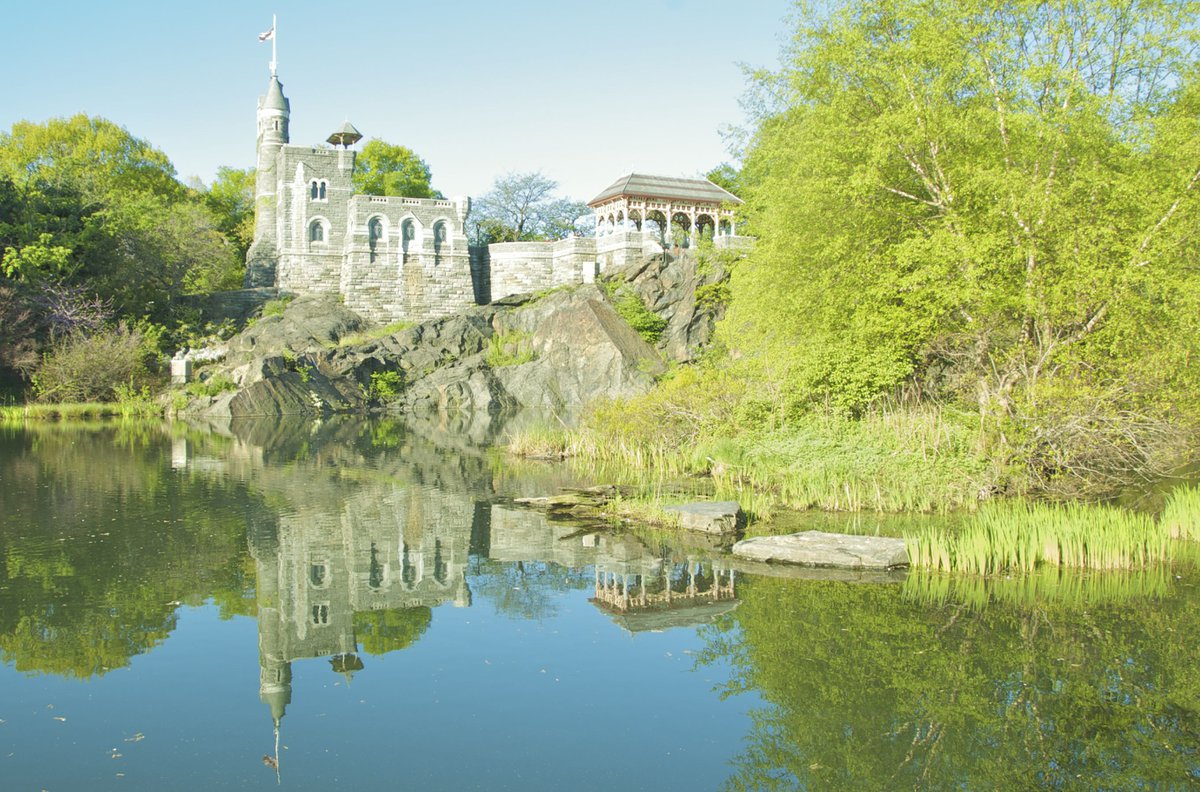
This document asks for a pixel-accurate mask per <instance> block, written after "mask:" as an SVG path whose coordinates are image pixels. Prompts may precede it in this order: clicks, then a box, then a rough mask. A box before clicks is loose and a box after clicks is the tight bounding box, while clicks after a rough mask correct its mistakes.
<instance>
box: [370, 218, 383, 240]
mask: <svg viewBox="0 0 1200 792" xmlns="http://www.w3.org/2000/svg"><path fill="white" fill-rule="evenodd" d="M367 239H368V240H369V241H370V243H371V247H375V243H376V242H378V241H379V240H381V239H383V221H382V220H380V219H379V218H378V217H372V218H371V220H370V222H369V223H367Z"/></svg>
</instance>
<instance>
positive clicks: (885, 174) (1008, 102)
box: [723, 0, 1200, 432]
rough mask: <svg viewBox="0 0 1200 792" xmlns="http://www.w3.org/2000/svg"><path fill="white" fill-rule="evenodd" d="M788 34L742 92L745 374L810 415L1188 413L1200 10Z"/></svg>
mask: <svg viewBox="0 0 1200 792" xmlns="http://www.w3.org/2000/svg"><path fill="white" fill-rule="evenodd" d="M798 11H799V13H797V14H796V18H797V19H798V20H799V22H798V25H797V29H796V31H795V35H794V38H793V43H792V45H791V47H790V48H789V49H788V51H787V52H786V54H785V64H784V67H783V68H782V70H780V71H779V72H778V73H760V74H758V75H756V76H755V86H756V92H755V94H754V96H753V97H752V99H754V100H756V101H757V106H758V107H759V108H761V109H762V116H761V121H760V123H759V125H758V127H757V129H756V130H755V133H754V135H753V137H752V139H751V141H750V144H749V148H748V151H747V157H746V162H745V168H744V170H743V172H742V174H741V180H742V183H743V197H744V198H746V199H747V201H748V206H747V214H748V216H749V218H750V221H751V224H752V233H755V234H757V235H758V236H759V238H760V242H759V246H758V248H757V250H756V251H755V252H754V254H753V255H752V256H751V258H750V260H749V262H748V263H747V264H746V265H745V266H742V267H739V268H738V269H737V271H736V272H735V273H734V278H733V286H732V289H733V302H732V308H731V312H730V316H729V320H728V321H727V322H726V323H725V325H724V327H723V334H724V338H725V340H726V342H727V343H728V344H729V345H730V347H731V348H736V349H738V350H739V354H740V355H741V356H742V359H743V360H744V361H748V362H749V363H750V365H751V366H753V365H755V364H756V363H757V366H758V372H759V374H760V375H761V376H764V377H769V378H773V379H776V380H778V381H780V382H782V383H783V384H784V385H785V386H786V388H787V389H788V390H789V392H790V393H791V399H792V401H793V404H794V405H796V406H800V407H803V406H804V405H809V404H814V403H830V404H832V405H834V406H835V407H837V408H839V409H842V410H846V411H850V412H855V411H858V410H861V409H862V408H863V407H864V406H865V405H867V404H869V403H870V402H872V401H873V400H874V399H876V398H878V397H879V396H881V395H883V394H886V393H891V392H894V391H895V390H896V389H897V388H900V387H901V386H905V387H908V388H910V389H914V390H915V391H916V392H918V393H921V394H924V395H932V396H935V397H939V398H941V397H947V396H948V397H951V398H959V399H962V400H963V401H965V402H968V403H977V404H979V405H980V406H981V408H982V409H983V411H984V413H985V415H994V416H997V417H998V418H1000V419H1004V420H1010V421H1011V420H1014V419H1015V420H1016V421H1017V422H1018V423H1022V422H1028V421H1030V420H1032V421H1033V422H1034V423H1035V424H1036V423H1037V419H1038V416H1044V415H1045V414H1046V412H1045V411H1046V409H1047V405H1048V404H1054V405H1058V406H1059V407H1061V408H1062V409H1063V410H1066V411H1068V412H1073V413H1074V414H1080V413H1089V412H1105V413H1107V414H1116V413H1120V412H1121V411H1131V410H1132V411H1139V412H1149V413H1156V414H1163V413H1164V412H1170V411H1172V410H1177V409H1179V408H1181V407H1184V406H1185V405H1186V407H1187V409H1189V410H1191V411H1192V413H1193V414H1195V413H1197V412H1200V411H1197V410H1196V407H1197V405H1196V403H1195V402H1196V400H1195V398H1194V396H1191V395H1189V394H1194V393H1196V392H1197V390H1196V389H1197V386H1198V385H1200V380H1198V379H1197V370H1196V367H1195V365H1194V362H1192V361H1194V360H1195V359H1196V353H1197V352H1200V349H1197V339H1198V338H1200V335H1198V334H1197V333H1196V332H1195V331H1196V323H1197V316H1200V313H1198V311H1197V308H1198V307H1200V303H1198V295H1200V280H1198V273H1200V271H1198V270H1197V268H1196V266H1195V265H1196V261H1197V242H1196V238H1195V234H1194V229H1195V228H1196V227H1197V223H1198V221H1200V189H1198V183H1200V170H1198V168H1200V82H1198V81H1197V69H1196V59H1195V52H1196V49H1195V47H1196V42H1197V31H1196V29H1195V25H1194V24H1193V23H1194V20H1195V18H1196V16H1195V15H1196V11H1197V4H1196V3H1194V2H1166V1H1165V0H1139V1H1137V2H1120V3H1118V2H1112V1H1110V0H1084V2H1079V3H1071V4H1051V3H1042V2H1024V1H1018V0H1011V1H1009V2H1001V3H994V2H982V0H969V1H968V2H961V1H960V0H954V1H953V2H950V1H949V0H886V1H883V2H877V1H875V0H869V1H868V0H861V1H860V0H851V1H848V2H841V3H836V4H834V7H833V8H832V10H831V11H829V12H828V13H825V14H819V13H815V12H814V11H813V10H812V9H808V8H806V7H804V6H801V5H798ZM751 104H752V105H753V104H755V101H752V102H751ZM1032 431H1034V432H1036V431H1040V430H1037V429H1035V430H1032Z"/></svg>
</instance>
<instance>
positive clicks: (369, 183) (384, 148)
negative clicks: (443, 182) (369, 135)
mask: <svg viewBox="0 0 1200 792" xmlns="http://www.w3.org/2000/svg"><path fill="white" fill-rule="evenodd" d="M432 180H433V173H432V172H431V171H430V170H429V166H428V165H426V164H425V160H423V159H421V158H420V157H418V156H417V154H416V152H414V151H413V150H412V149H410V148H408V147H406V146H398V145H395V144H393V143H385V142H384V141H382V140H379V139H378V138H375V139H372V140H368V141H367V143H366V145H365V146H363V149H362V151H361V152H359V154H358V157H357V158H356V159H355V161H354V190H355V192H359V193H365V194H367V195H401V196H404V197H406V198H441V197H442V194H441V193H439V192H437V191H436V190H434V189H433V186H432V185H431V182H432Z"/></svg>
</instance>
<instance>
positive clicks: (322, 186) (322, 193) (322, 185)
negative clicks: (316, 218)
mask: <svg viewBox="0 0 1200 792" xmlns="http://www.w3.org/2000/svg"><path fill="white" fill-rule="evenodd" d="M317 186H318V187H319V188H320V190H319V192H320V195H318V196H317V200H319V201H324V200H325V182H320V183H319V184H318V185H317Z"/></svg>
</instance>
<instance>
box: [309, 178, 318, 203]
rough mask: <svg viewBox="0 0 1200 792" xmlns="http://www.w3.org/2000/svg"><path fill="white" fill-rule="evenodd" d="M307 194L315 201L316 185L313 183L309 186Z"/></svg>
mask: <svg viewBox="0 0 1200 792" xmlns="http://www.w3.org/2000/svg"><path fill="white" fill-rule="evenodd" d="M308 194H309V198H310V199H311V200H313V201H315V200H317V183H316V182H315V181H314V182H313V183H312V184H311V185H309V189H308Z"/></svg>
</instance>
